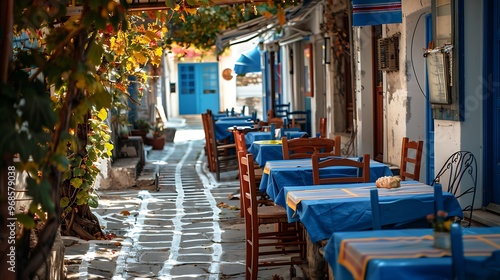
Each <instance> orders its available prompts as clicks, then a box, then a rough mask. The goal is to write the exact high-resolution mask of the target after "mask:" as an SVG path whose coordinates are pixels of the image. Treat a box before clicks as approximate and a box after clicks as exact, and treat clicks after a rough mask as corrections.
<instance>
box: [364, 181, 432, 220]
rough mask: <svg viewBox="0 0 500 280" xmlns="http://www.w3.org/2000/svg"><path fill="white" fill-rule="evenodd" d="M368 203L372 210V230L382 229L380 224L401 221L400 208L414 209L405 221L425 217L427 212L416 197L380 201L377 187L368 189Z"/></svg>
mask: <svg viewBox="0 0 500 280" xmlns="http://www.w3.org/2000/svg"><path fill="white" fill-rule="evenodd" d="M370 205H371V210H372V225H373V229H374V230H380V229H382V225H391V224H395V223H400V222H401V209H415V210H416V211H411V213H408V214H407V215H406V216H405V218H406V219H407V220H406V221H405V222H408V223H410V222H413V221H416V220H419V219H425V216H426V215H427V214H428V213H427V212H425V210H424V209H422V211H419V210H418V209H421V208H422V200H421V199H418V198H405V199H396V200H391V201H382V202H381V201H380V200H379V196H378V189H376V188H375V189H371V190H370Z"/></svg>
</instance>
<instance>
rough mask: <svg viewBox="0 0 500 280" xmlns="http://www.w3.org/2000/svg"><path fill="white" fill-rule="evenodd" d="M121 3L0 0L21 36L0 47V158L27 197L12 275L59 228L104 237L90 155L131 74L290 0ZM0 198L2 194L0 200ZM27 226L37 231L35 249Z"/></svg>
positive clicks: (34, 259)
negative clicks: (18, 175) (95, 210)
mask: <svg viewBox="0 0 500 280" xmlns="http://www.w3.org/2000/svg"><path fill="white" fill-rule="evenodd" d="M129 2H130V1H128V0H120V1H114V0H77V1H71V3H70V1H68V0H16V1H13V0H5V1H4V2H3V3H2V6H1V7H2V10H3V11H2V12H1V13H2V15H7V19H12V21H11V22H10V23H9V24H7V25H5V26H2V27H0V35H2V38H5V37H6V36H9V37H10V36H12V37H14V38H24V39H22V40H21V42H20V44H19V45H16V44H14V45H15V46H16V47H15V48H12V47H10V48H8V47H6V45H1V47H2V49H1V50H2V51H4V50H5V51H6V52H8V55H7V56H2V57H6V58H9V59H5V60H2V64H4V66H5V67H3V68H2V69H0V70H1V71H0V77H2V79H1V80H0V89H1V93H2V102H1V103H0V129H1V131H2V133H3V137H2V138H0V153H1V154H2V155H3V157H2V160H1V162H0V165H1V168H2V169H3V170H7V168H10V169H8V170H11V169H12V168H15V170H16V171H17V172H25V173H26V174H27V179H26V182H25V184H26V190H27V192H26V194H27V195H28V196H29V197H30V198H31V203H30V205H29V206H28V207H27V208H26V209H21V210H22V213H18V214H17V216H16V218H17V221H18V222H19V224H20V225H21V227H20V229H19V233H18V235H17V236H18V238H17V239H16V260H17V267H22V268H23V269H22V270H20V271H18V272H17V278H18V279H31V278H33V277H34V275H35V273H36V271H37V269H38V268H39V267H40V266H41V265H42V264H43V263H44V262H45V261H46V256H47V255H48V254H49V252H50V250H51V248H52V245H53V243H54V239H55V236H56V234H57V232H58V230H59V228H60V229H61V232H62V233H63V234H68V235H75V236H79V237H81V238H84V239H97V238H104V236H105V235H104V234H103V232H102V230H101V228H100V225H99V223H98V221H97V219H96V218H95V216H94V215H93V214H92V212H91V210H90V207H91V206H96V205H97V204H98V197H97V194H96V192H95V189H94V184H95V180H96V177H97V175H98V173H99V169H98V168H97V165H98V161H99V160H100V159H101V158H106V157H109V156H110V155H111V151H112V149H113V145H112V143H111V142H110V140H111V139H110V127H109V126H108V123H109V120H110V119H112V117H110V116H108V114H109V113H110V112H111V111H110V109H111V108H114V107H119V106H120V104H123V103H122V102H123V100H124V98H123V97H126V98H131V97H130V95H129V93H128V92H127V87H128V83H129V79H128V77H129V76H135V77H136V78H137V81H138V82H145V81H146V80H147V74H146V72H145V71H143V69H144V67H146V66H147V65H152V66H158V65H159V64H160V62H161V56H162V55H163V52H164V50H165V49H170V48H172V46H173V45H174V44H176V45H178V46H181V47H183V48H189V47H191V46H192V47H195V48H198V49H201V50H210V49H212V48H213V46H214V44H215V37H216V35H217V33H218V32H220V31H221V30H224V29H227V28H232V27H235V26H236V25H237V24H238V23H239V22H242V21H245V20H248V19H250V18H253V17H256V16H259V15H264V16H269V15H270V14H273V13H274V14H278V15H279V17H280V20H281V21H283V20H284V13H283V8H284V7H285V5H296V4H297V3H296V2H295V1H288V0H287V1H284V2H283V1H281V0H280V1H267V2H260V1H255V3H254V2H253V1H250V2H249V3H246V4H245V3H244V4H240V5H227V6H224V7H212V8H210V5H211V3H210V1H207V0H182V1H170V0H166V1H165V4H166V5H165V10H158V11H147V12H128V7H129V6H128V5H129ZM257 3H258V4H257ZM69 4H75V5H77V6H79V7H81V8H80V13H78V14H76V15H69V14H67V7H68V5H69ZM9 7H10V8H9ZM194 7H196V8H194ZM4 8H5V9H4ZM12 15H13V16H12ZM7 64H8V65H7ZM3 69H6V71H4V70H3ZM136 101H137V100H136ZM4 180H6V179H4V178H2V190H3V188H4V187H5V186H7V184H4V183H3V182H4ZM5 193H6V192H5V191H4V190H3V192H2V194H5ZM5 205H6V198H5V197H2V205H0V206H2V207H4V206H5ZM5 209H7V207H5ZM2 215H6V214H5V213H4V212H2ZM2 221H5V217H2ZM40 225H41V226H40ZM6 228H7V227H5V226H4V227H2V230H5V229H6ZM35 228H36V230H37V231H39V234H38V242H37V243H36V245H35V246H34V247H33V246H32V245H31V244H30V241H31V239H30V236H32V233H33V231H34V230H35ZM2 265H5V264H2ZM6 271H7V270H6ZM7 279H13V278H9V277H7Z"/></svg>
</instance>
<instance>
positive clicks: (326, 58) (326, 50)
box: [323, 37, 330, 64]
mask: <svg viewBox="0 0 500 280" xmlns="http://www.w3.org/2000/svg"><path fill="white" fill-rule="evenodd" d="M324 40H325V41H324V42H323V64H330V37H325V39H324Z"/></svg>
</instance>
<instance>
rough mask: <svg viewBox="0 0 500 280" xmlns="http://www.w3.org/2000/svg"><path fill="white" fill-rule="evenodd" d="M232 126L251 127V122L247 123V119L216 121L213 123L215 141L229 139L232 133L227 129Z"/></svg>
mask: <svg viewBox="0 0 500 280" xmlns="http://www.w3.org/2000/svg"><path fill="white" fill-rule="evenodd" d="M233 126H253V122H252V121H248V118H236V119H229V120H218V121H216V122H215V139H217V140H223V139H226V138H228V137H230V136H231V135H232V132H230V131H228V128H229V127H233Z"/></svg>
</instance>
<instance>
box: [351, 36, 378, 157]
mask: <svg viewBox="0 0 500 280" xmlns="http://www.w3.org/2000/svg"><path fill="white" fill-rule="evenodd" d="M371 35H372V32H371V27H370V26H363V27H355V28H354V38H355V40H354V41H355V44H354V50H356V51H357V52H356V54H357V56H356V59H355V61H354V63H355V65H356V67H355V69H356V72H355V73H354V77H355V82H354V83H355V100H356V102H355V106H356V108H355V116H354V117H355V121H356V129H355V130H354V131H355V133H356V135H357V137H356V142H357V143H356V147H357V149H355V150H354V151H353V153H352V154H353V155H363V154H370V155H373V133H374V131H373V121H374V114H373V74H374V73H373V63H372V61H373V59H376V57H375V58H374V57H373V53H372V42H371V41H372V36H371Z"/></svg>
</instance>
